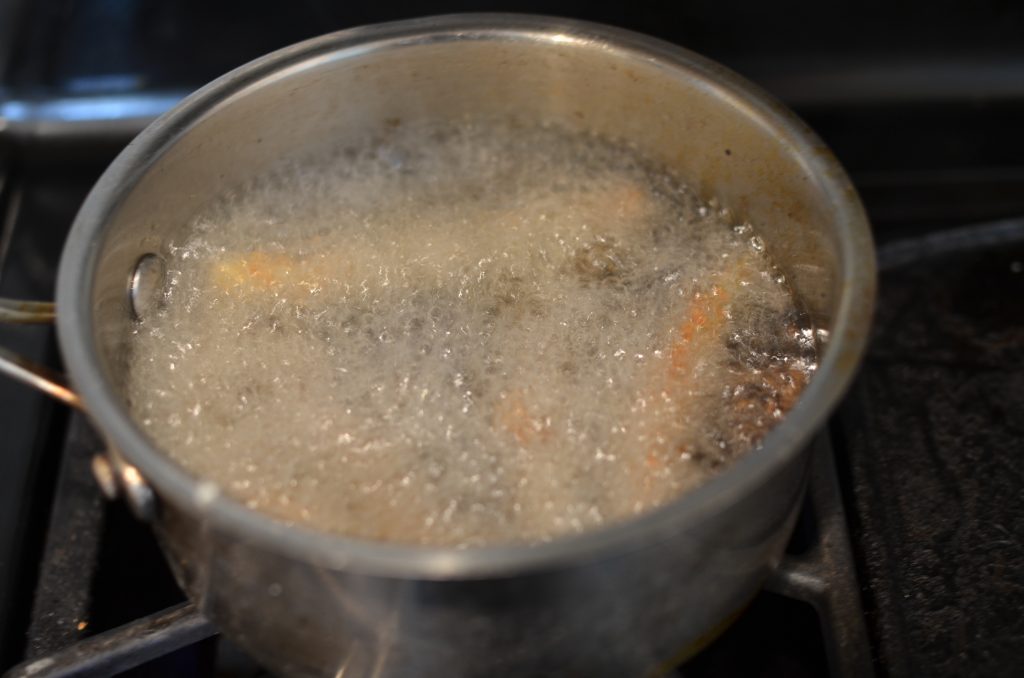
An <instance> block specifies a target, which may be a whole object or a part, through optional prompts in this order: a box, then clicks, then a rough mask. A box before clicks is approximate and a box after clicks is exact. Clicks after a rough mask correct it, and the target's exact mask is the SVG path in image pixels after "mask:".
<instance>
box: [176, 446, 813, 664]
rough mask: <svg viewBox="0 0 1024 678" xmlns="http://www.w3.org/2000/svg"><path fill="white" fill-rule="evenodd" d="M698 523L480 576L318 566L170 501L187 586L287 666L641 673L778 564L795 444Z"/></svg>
mask: <svg viewBox="0 0 1024 678" xmlns="http://www.w3.org/2000/svg"><path fill="white" fill-rule="evenodd" d="M795 459H797V461H796V462H794V464H793V465H792V466H791V467H787V468H786V469H784V470H783V471H782V472H780V473H779V474H778V475H777V476H776V477H775V478H773V479H772V481H771V482H770V483H768V484H766V485H764V486H762V488H761V489H760V490H759V491H758V492H756V493H754V494H751V495H749V496H747V497H746V498H745V499H744V500H743V501H741V502H739V503H736V504H733V505H731V506H730V507H728V508H727V509H726V510H725V511H724V512H722V513H719V514H717V515H716V516H715V517H714V519H712V520H710V521H708V522H707V524H705V525H702V526H698V528H697V529H695V530H692V531H689V532H686V533H681V534H678V535H676V536H674V537H672V538H670V539H668V540H666V541H662V542H658V543H653V544H649V545H647V546H644V547H642V548H639V549H638V550H635V551H630V552H628V553H619V554H615V555H613V556H611V557H608V558H606V559H601V560H595V561H592V562H588V563H579V564H575V565H572V566H570V567H565V568H558V569H551V570H543V571H538V572H532V573H525V574H519V575H515V576H507V577H493V578H484V579H477V580H426V579H413V578H398V577H382V576H374V575H370V574H361V573H353V572H347V571H345V570H339V569H336V568H331V567H329V566H327V567H325V566H317V565H315V564H313V563H310V562H309V561H308V560H305V559H296V558H294V557H291V556H289V555H286V554H281V553H279V552H274V551H269V550H266V549H264V548H262V547H261V546H260V545H257V544H252V543H247V542H244V541H242V540H239V539H238V537H237V536H236V535H233V534H227V533H224V532H223V531H220V530H217V529H216V528H211V527H210V526H204V525H202V524H201V523H199V522H197V521H196V520H195V518H194V517H193V516H191V515H190V514H189V513H188V512H178V511H174V510H173V509H171V508H170V507H165V511H164V514H163V520H162V521H161V522H160V525H159V529H158V534H159V536H160V538H161V542H162V544H163V546H164V548H165V551H166V552H167V553H168V554H169V555H170V561H171V562H172V563H173V564H174V569H175V574H176V576H177V579H178V581H179V583H181V584H182V585H183V587H184V588H185V590H186V592H187V593H188V595H189V597H190V598H191V599H192V600H193V601H196V602H197V604H198V605H200V606H201V609H202V610H203V612H204V613H205V614H206V615H207V616H208V617H209V618H210V619H211V620H213V621H214V622H215V623H216V624H217V625H218V626H219V627H220V628H221V629H222V631H223V632H224V633H225V634H226V635H227V636H228V637H230V638H231V639H232V640H233V641H235V642H237V643H238V644H240V645H242V646H243V647H245V648H246V649H247V650H248V651H249V652H250V653H251V654H252V655H253V656H254V657H256V658H257V659H258V660H260V661H261V662H262V663H263V664H264V665H266V666H268V667H271V668H272V669H274V670H275V671H277V672H278V673H280V674H281V675H283V676H335V675H344V676H375V677H376V676H396V677H397V676H403V677H405V676H409V677H418V678H419V677H422V678H434V677H436V676H481V677H483V676H495V675H500V676H531V677H532V676H587V677H599V676H609V677H610V678H611V677H615V678H618V677H621V676H644V675H650V674H651V673H657V672H659V671H658V670H659V669H667V668H669V667H671V666H674V665H675V664H678V663H679V662H680V661H682V660H684V659H686V658H687V657H689V656H690V655H692V654H694V653H695V652H696V651H698V650H699V649H700V648H701V647H703V645H704V644H705V643H706V642H708V641H710V640H711V639H713V638H714V635H715V634H716V633H717V631H718V630H721V629H722V628H723V622H724V621H726V620H729V619H731V618H732V617H733V616H734V615H735V614H736V613H738V612H740V611H741V610H742V609H743V608H744V607H745V606H746V604H747V603H748V602H749V601H750V600H751V599H752V598H753V597H754V596H755V595H756V593H757V591H758V589H759V588H760V586H761V583H762V582H763V580H764V578H765V576H767V574H768V572H769V569H770V567H771V566H772V565H773V564H775V563H776V562H778V558H779V557H780V556H781V554H782V551H783V549H784V548H785V545H786V541H787V538H788V536H789V534H790V531H791V529H792V525H793V520H794V518H795V516H796V509H797V508H798V507H799V501H798V499H799V497H800V496H801V495H802V491H803V481H804V464H803V459H804V457H803V456H800V457H797V458H795Z"/></svg>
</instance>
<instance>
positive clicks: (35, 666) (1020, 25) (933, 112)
mask: <svg viewBox="0 0 1024 678" xmlns="http://www.w3.org/2000/svg"><path fill="white" fill-rule="evenodd" d="M729 4H730V3H725V5H723V4H722V3H715V4H714V6H712V3H699V2H698V3H688V5H687V7H686V9H676V10H672V11H670V10H666V9H658V10H653V9H643V8H633V7H620V6H619V5H617V4H616V5H613V4H611V3H607V4H605V3H588V4H586V5H582V4H579V3H575V4H574V3H567V2H561V3H557V2H556V3H553V4H551V3H547V4H545V5H544V6H543V7H541V6H540V3H533V4H531V3H519V5H516V6H515V7H512V8H513V9H517V10H520V11H544V12H546V13H554V14H562V15H571V16H576V17H579V18H585V19H591V20H597V21H604V22H608V23H613V24H617V25H621V26H624V27H627V28H633V29H636V30H640V31H643V32H646V33H650V34H654V35H659V36H660V37H663V38H666V39H669V40H672V41H674V42H677V43H679V44H683V45H685V46H688V47H691V48H693V49H696V50H697V51H700V52H703V53H705V54H707V55H708V56H711V57H712V58H715V59H718V60H720V61H722V62H723V63H725V64H726V65H730V66H733V67H734V68H736V69H737V70H738V71H740V72H741V73H743V74H744V75H747V76H749V77H751V78H753V79H754V80H755V81H758V82H760V83H761V84H762V85H763V86H765V87H766V88H767V89H769V90H770V91H772V92H774V93H776V94H777V95H778V96H780V97H781V98H782V99H783V100H784V101H785V102H786V103H788V104H790V105H791V106H793V107H794V108H795V109H796V110H797V112H798V113H799V114H801V115H802V116H803V117H804V118H805V119H806V120H807V121H808V122H809V123H810V124H811V126H812V127H813V128H814V129H815V130H816V131H818V133H819V134H821V135H822V137H823V138H824V139H825V141H826V142H827V143H828V144H829V145H830V146H831V147H832V148H833V150H835V151H836V153H837V155H838V156H839V158H840V161H842V162H843V163H844V165H845V166H846V167H847V168H848V169H849V170H850V172H851V175H852V177H853V179H854V182H855V183H856V184H857V187H858V189H859V190H860V192H861V195H862V197H863V198H864V200H865V203H866V205H867V208H868V211H869V213H870V215H871V217H872V222H873V224H874V228H875V236H876V240H877V243H878V256H879V262H880V266H881V270H882V274H881V289H880V297H879V308H878V313H877V318H876V327H875V331H874V335H873V339H872V343H871V346H870V348H869V351H868V356H867V359H866V362H865V365H864V368H863V369H862V371H861V374H860V376H859V378H858V380H857V381H856V382H855V384H854V386H853V387H852V389H851V391H850V393H849V395H848V397H847V398H846V399H845V401H844V403H843V404H842V406H841V407H840V408H839V410H838V411H837V413H836V414H835V416H834V417H833V418H832V420H831V421H830V424H829V426H828V427H827V428H826V430H824V431H822V432H821V434H820V435H819V436H818V437H817V439H816V441H815V443H814V446H815V450H814V461H813V468H812V474H811V479H810V485H809V492H808V498H807V501H806V503H805V506H804V509H803V512H802V514H801V516H800V519H799V522H798V526H797V529H796V532H795V534H794V537H793V540H792V542H791V544H790V546H789V548H788V549H787V555H786V557H785V559H784V561H783V563H782V565H781V566H780V568H779V570H778V572H777V573H776V574H775V576H774V577H773V578H772V579H771V580H770V581H769V582H768V584H767V585H766V588H765V590H764V592H762V593H761V594H760V595H759V596H758V597H757V598H756V599H755V600H754V601H753V602H752V603H751V604H750V606H749V607H748V608H747V609H746V610H745V611H744V612H743V613H742V614H741V615H740V617H739V618H738V620H737V621H736V622H735V623H734V624H733V625H732V626H731V627H730V628H729V629H728V630H726V631H725V632H724V633H723V634H722V635H721V636H720V637H719V638H718V639H717V640H714V641H712V642H711V643H710V645H709V646H708V647H706V648H705V649H704V650H703V651H702V652H701V653H700V654H699V655H697V656H696V657H695V658H694V659H692V660H691V661H690V662H688V663H687V664H686V665H684V666H682V667H679V668H678V669H675V673H674V675H680V676H687V677H697V676H711V675H714V676H733V675H736V676H747V675H759V676H821V675H834V676H866V675H872V674H876V675H886V674H888V675H894V676H902V675H950V676H952V675H985V676H991V675H1011V674H1013V673H1015V669H1016V667H1017V666H1018V665H1019V664H1020V663H1021V662H1022V661H1024V649H1022V648H1024V621H1022V620H1024V614H1022V612H1024V530H1022V529H1021V527H1020V519H1019V516H1021V515H1024V442H1022V441H1024V424H1022V422H1024V313H1022V310H1024V306H1022V304H1021V300H1022V299H1024V162H1022V160H1021V159H1022V158H1024V129H1022V128H1021V127H1020V125H1019V124H1018V122H1017V121H1019V120H1020V119H1021V116H1022V115H1024V49H1022V48H1021V46H1020V45H1018V44H1016V43H1018V42H1019V41H1018V40H1014V39H1013V36H1014V35H1018V36H1019V35H1020V34H1022V33H1021V31H1022V29H1024V12H1020V11H1017V10H1011V9H1006V8H1003V9H996V8H993V7H989V8H970V9H962V10H959V14H957V15H955V16H948V17H943V16H942V15H941V13H935V12H924V11H923V9H922V8H918V7H914V6H913V5H910V4H900V5H897V6H896V7H895V8H892V9H891V10H890V9H887V10H886V13H887V23H886V24H885V25H884V26H879V25H877V24H878V22H879V20H878V18H877V17H874V16H871V15H870V13H864V14H850V13H849V12H848V11H847V10H840V9H819V8H817V7H816V6H815V5H813V4H812V3H789V5H792V6H791V7H790V8H789V9H790V11H791V12H800V13H803V14H806V15H807V16H809V17H812V18H811V19H808V21H810V24H811V26H812V28H814V27H816V28H817V29H820V30H817V31H815V30H809V29H805V30H806V33H805V32H800V33H799V34H797V33H795V32H794V29H793V28H792V27H791V25H790V24H791V20H790V18H789V16H788V15H787V13H785V12H782V11H781V10H780V9H779V8H777V7H774V6H773V8H772V11H771V12H770V13H769V12H767V10H756V11H754V10H751V9H750V8H746V7H744V8H742V9H741V8H739V7H736V8H731V11H730V8H729ZM805 4H806V7H805V6H804V5H805ZM470 5H471V3H435V4H434V5H433V6H430V7H427V8H423V7H413V6H412V3H386V2H385V3H377V4H376V5H374V7H373V8H372V9H371V8H362V9H353V8H340V7H335V6H333V4H331V3H319V2H315V1H313V0H310V1H309V2H305V3H300V4H299V6H297V7H296V8H293V9H294V11H290V12H288V13H281V12H277V11H274V9H275V5H274V4H271V3H270V2H249V3H245V4H244V11H243V10H242V6H241V5H240V4H239V5H238V6H232V4H231V3H228V4H227V5H224V6H220V7H218V8H211V7H209V6H208V3H199V2H183V3H177V4H173V5H172V4H167V5H164V4H148V3H138V4H135V5H132V6H126V5H125V4H123V3H114V2H106V1H103V0H80V1H77V2H73V1H66V2H50V3H35V4H31V5H30V3H27V2H26V3H20V4H19V3H9V4H8V5H7V6H0V74H2V75H3V80H2V83H3V84H2V88H0V296H3V297H14V298H25V299H48V298H52V295H53V284H54V279H55V275H56V264H57V261H58V259H59V256H60V249H61V246H62V243H63V239H64V237H65V235H66V233H67V230H68V228H69V226H70V223H71V220H72V219H73V217H74V214H75V211H76V210H77V208H78V206H79V204H80V203H81V201H82V200H83V199H84V196H85V194H86V193H87V192H88V190H89V188H90V187H91V185H92V184H93V183H94V182H95V180H96V179H97V178H98V176H99V174H100V173H101V172H102V170H103V169H104V167H105V166H106V165H107V164H108V163H109V162H110V161H111V160H112V159H113V157H114V155H115V154H116V153H117V151H118V150H119V149H120V148H121V147H123V145H124V144H125V143H127V142H128V141H129V140H130V139H131V138H132V136H133V135H134V134H135V133H137V132H138V131H139V130H140V129H141V128H142V127H143V126H144V125H145V124H146V123H147V122H148V121H149V120H151V119H152V118H153V117H154V116H156V115H158V114H159V113H160V112H162V111H163V110H166V109H167V108H168V107H170V106H172V105H173V104H174V103H175V102H176V101H177V100H178V99H179V98H180V97H181V96H183V95H184V93H186V92H187V91H189V90H191V89H193V88H194V87H196V86H198V85H200V84H202V83H203V82H205V81H206V80H209V79H210V78H212V77H215V76H216V75H218V74H219V73H221V72H224V71H226V70H228V69H230V68H231V67H233V66H235V65H238V64H240V63H242V62H244V61H246V60H248V59H249V58H252V57H255V56H258V55H259V54H262V53H265V52H267V51H270V50H272V49H275V48H277V47H280V46H283V45H285V44H288V43H291V42H294V41H296V40H299V39H302V38H304V37H310V36H313V35H316V34H319V33H323V32H327V31H329V30H334V29H337V28H343V27H346V26H351V25H358V24H363V23H368V22H373V21H380V20H388V19H394V18H400V17H404V16H411V15H415V14H425V13H437V12H442V11H452V10H460V11H464V10H467V9H476V10H479V9H487V8H486V7H484V6H482V3H477V4H476V6H474V7H470ZM535 5H536V6H535ZM501 8H502V9H509V8H510V6H509V5H503V6H502V7H501ZM752 11H754V14H751V12H752ZM4 12H6V15H4ZM282 14H285V16H282ZM740 17H743V18H742V19H740ZM914 22H916V23H914ZM912 23H914V25H915V26H916V27H917V29H918V31H917V32H916V33H914V34H913V37H912V38H911V39H909V40H908V39H907V38H908V34H907V33H906V32H904V33H902V34H901V32H900V30H899V29H900V27H901V26H902V27H904V28H905V27H906V26H908V25H911V24H912ZM773 28H774V29H776V31H775V33H774V34H775V35H777V36H778V39H776V40H774V41H773V40H771V39H768V38H767V37H766V35H772V34H773V33H772V30H771V29H773ZM858 32H859V34H861V35H865V34H870V35H872V36H874V38H876V39H875V40H874V41H873V44H872V46H871V47H870V48H868V47H866V46H864V44H863V43H862V42H859V41H857V40H856V39H855V36H856V35H857V34H858ZM826 33H827V34H829V35H830V36H831V37H830V39H826V38H825V37H823V35H824V34H826ZM901 36H902V37H903V38H904V41H903V42H901V41H900V40H899V38H900V37H901ZM782 38H784V40H783V39H782ZM7 46H10V49H6V47H7ZM0 345H2V346H4V347H7V348H11V349H13V350H15V351H17V352H19V353H21V354H23V355H26V356H28V357H29V358H31V359H33V360H35V361H37V362H42V363H48V364H50V365H51V366H53V367H55V368H59V356H58V355H57V351H56V347H55V342H54V338H53V334H52V331H51V330H50V329H49V328H47V327H39V326H36V327H3V326H0ZM0 431H2V432H3V436H2V437H0V670H10V672H11V673H10V675H12V676H71V675H74V676H110V675H124V676H163V675H167V676H172V675H173V676H185V675H196V676H259V675H267V674H266V673H265V672H264V671H263V670H262V669H261V668H260V667H259V666H258V665H257V664H256V663H255V662H253V661H252V660H251V659H249V658H248V657H247V656H246V655H245V654H244V653H243V652H242V651H241V650H239V649H237V648H235V647H234V646H233V645H232V644H231V643H230V642H229V641H227V640H225V639H223V638H221V637H220V636H218V635H217V631H216V629H215V628H214V627H213V626H212V625H210V624H209V623H208V622H207V621H206V620H205V619H204V618H203V617H202V616H201V615H200V614H199V613H198V612H197V611H196V610H195V609H194V608H193V607H191V605H190V604H189V603H187V602H186V601H185V599H184V596H183V595H182V593H181V592H180V591H179V589H178V588H177V587H176V585H175V584H174V582H173V579H172V578H171V576H170V573H169V571H168V569H167V566H166V565H165V563H164V561H163V559H162V557H161V555H160V553H159V551H158V549H157V547H156V544H155V542H154V539H153V537H152V535H151V534H150V533H149V531H148V529H147V528H146V527H145V526H143V525H142V524H140V523H138V522H136V521H135V520H134V518H132V517H131V516H130V514H129V513H128V511H127V509H126V508H125V507H123V506H122V505H121V504H119V503H107V502H105V501H104V500H103V498H102V496H101V494H100V492H99V490H98V488H97V487H96V484H95V482H94V481H93V478H92V474H91V471H90V464H91V459H92V457H93V455H94V454H95V453H96V452H98V451H100V449H101V443H100V442H99V440H98V438H97V437H96V434H95V432H94V431H93V430H92V429H91V428H90V426H89V424H88V422H87V421H86V420H84V419H83V418H82V417H81V416H79V415H77V414H71V413H69V412H68V411H66V410H65V409H64V408H62V407H60V406H57V405H54V404H51V403H50V402H49V401H47V400H46V399H45V398H43V397H42V396H37V395H36V394H34V393H32V392H30V391H28V390H27V389H25V388H24V387H22V386H20V385H17V384H14V383H13V382H10V381H6V380H0Z"/></svg>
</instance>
